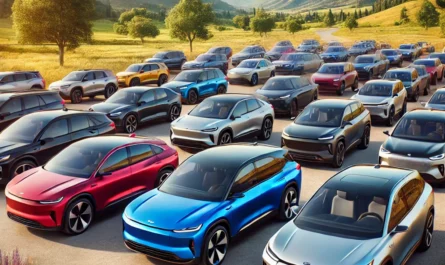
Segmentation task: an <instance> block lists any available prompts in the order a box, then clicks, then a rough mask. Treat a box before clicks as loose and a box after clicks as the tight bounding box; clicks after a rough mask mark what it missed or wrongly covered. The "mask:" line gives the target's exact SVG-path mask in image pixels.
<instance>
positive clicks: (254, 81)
mask: <svg viewBox="0 0 445 265" xmlns="http://www.w3.org/2000/svg"><path fill="white" fill-rule="evenodd" d="M250 85H251V86H256V85H258V75H257V74H253V75H252V78H251V79H250Z"/></svg>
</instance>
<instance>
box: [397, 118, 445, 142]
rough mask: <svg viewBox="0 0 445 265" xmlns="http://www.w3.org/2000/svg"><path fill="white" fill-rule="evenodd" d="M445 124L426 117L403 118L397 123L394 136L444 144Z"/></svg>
mask: <svg viewBox="0 0 445 265" xmlns="http://www.w3.org/2000/svg"><path fill="white" fill-rule="evenodd" d="M444 133H445V123H444V122H443V121H441V120H434V119H430V118H429V117H428V116H426V117H411V116H403V118H402V119H401V120H400V121H399V123H397V127H396V128H395V129H394V131H393V133H392V136H393V137H398V138H403V139H409V140H417V141H427V142H436V143H439V142H440V143H443V142H444V140H445V135H444Z"/></svg>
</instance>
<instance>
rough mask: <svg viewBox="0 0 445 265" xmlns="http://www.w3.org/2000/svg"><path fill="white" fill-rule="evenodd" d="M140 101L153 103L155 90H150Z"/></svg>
mask: <svg viewBox="0 0 445 265" xmlns="http://www.w3.org/2000/svg"><path fill="white" fill-rule="evenodd" d="M139 101H145V103H148V102H153V101H155V92H154V90H153V89H152V90H149V91H147V92H145V93H144V95H142V97H141V99H140V100H139Z"/></svg>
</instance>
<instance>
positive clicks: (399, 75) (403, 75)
mask: <svg viewBox="0 0 445 265" xmlns="http://www.w3.org/2000/svg"><path fill="white" fill-rule="evenodd" d="M384 78H385V79H399V80H400V81H402V82H411V73H409V72H387V73H386V74H385V77H384Z"/></svg>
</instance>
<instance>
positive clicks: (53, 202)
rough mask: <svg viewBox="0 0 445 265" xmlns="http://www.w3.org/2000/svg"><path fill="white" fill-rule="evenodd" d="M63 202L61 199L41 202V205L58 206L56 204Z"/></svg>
mask: <svg viewBox="0 0 445 265" xmlns="http://www.w3.org/2000/svg"><path fill="white" fill-rule="evenodd" d="M62 200H63V197H60V198H59V199H57V200H54V201H40V204H56V203H59V202H61V201H62Z"/></svg>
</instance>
